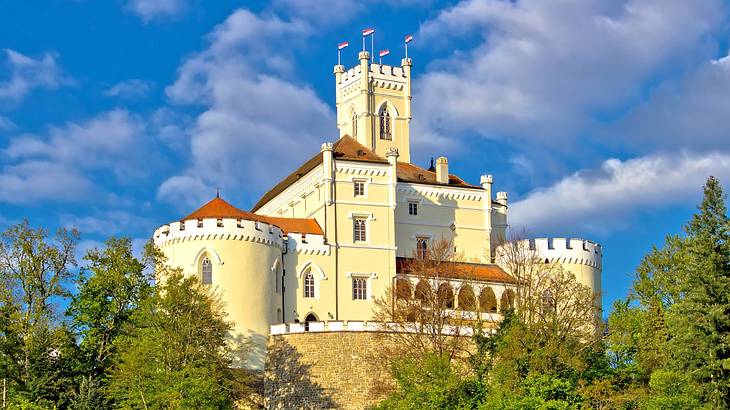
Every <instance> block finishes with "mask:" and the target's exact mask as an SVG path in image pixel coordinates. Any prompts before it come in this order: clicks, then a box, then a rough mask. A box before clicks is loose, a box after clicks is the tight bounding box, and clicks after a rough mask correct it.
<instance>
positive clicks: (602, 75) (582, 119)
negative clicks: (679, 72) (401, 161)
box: [414, 0, 724, 148]
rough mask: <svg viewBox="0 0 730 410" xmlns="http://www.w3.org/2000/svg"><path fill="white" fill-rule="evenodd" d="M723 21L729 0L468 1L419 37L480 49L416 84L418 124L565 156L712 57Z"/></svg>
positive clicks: (456, 56) (451, 59)
mask: <svg viewBox="0 0 730 410" xmlns="http://www.w3.org/2000/svg"><path fill="white" fill-rule="evenodd" d="M723 12H724V6H723V2H722V1H721V0H698V1H693V2H686V1H684V0H622V1H615V0H584V1H557V0H551V1H546V0H519V1H514V2H508V1H496V0H464V1H462V2H460V3H458V4H457V5H456V6H455V7H453V8H450V9H447V10H445V11H442V12H441V13H439V14H438V15H437V17H435V18H434V19H432V20H430V21H427V22H426V23H424V24H423V25H422V27H421V29H420V32H419V34H418V35H419V44H433V45H434V46H437V45H439V44H441V45H443V46H446V47H451V46H453V44H463V42H464V40H466V41H467V44H473V46H472V47H470V48H468V49H466V50H457V51H455V52H454V53H453V54H452V55H449V56H448V59H444V60H442V61H438V62H435V63H433V64H432V65H431V66H430V67H429V68H428V70H427V73H426V74H425V75H424V76H422V77H421V78H420V79H418V80H417V81H416V83H415V84H414V87H415V90H414V91H415V94H416V95H415V97H414V111H417V112H418V113H419V115H418V116H416V117H415V118H414V121H415V122H419V121H427V125H426V126H424V127H423V128H430V129H432V130H434V132H436V133H441V134H445V133H447V132H448V133H449V134H455V133H457V134H458V133H460V132H473V133H477V134H481V135H482V136H485V137H499V136H505V135H509V136H516V137H522V138H528V137H529V138H531V139H533V141H537V142H539V143H542V144H550V145H551V146H553V147H554V148H559V145H560V143H556V142H555V141H556V139H557V138H556V137H572V138H577V137H582V136H584V135H585V130H586V129H588V128H589V127H591V126H594V125H595V123H596V122H597V120H596V118H600V117H601V115H604V114H611V113H612V112H613V111H614V110H617V109H621V108H623V107H624V106H625V105H626V104H629V103H631V102H633V101H635V100H636V99H638V98H639V97H640V95H641V93H642V90H643V87H645V86H646V85H647V83H648V82H650V81H652V80H653V79H655V78H656V77H657V76H661V75H663V74H667V72H668V71H669V70H674V69H676V68H677V67H683V66H688V65H691V64H693V62H694V61H696V60H697V59H698V58H706V56H707V55H709V54H710V53H711V52H712V50H711V47H708V45H710V43H711V40H710V39H709V37H710V36H709V35H710V34H712V33H713V32H714V31H716V30H719V29H720V27H721V25H722V22H723V15H724V13H723ZM455 38H456V39H458V41H456V42H453V41H452V40H454V39H455ZM565 144H568V145H569V144H570V142H565Z"/></svg>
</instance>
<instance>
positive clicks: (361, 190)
mask: <svg viewBox="0 0 730 410" xmlns="http://www.w3.org/2000/svg"><path fill="white" fill-rule="evenodd" d="M352 185H353V190H354V195H355V196H363V195H365V181H358V180H354V181H352Z"/></svg>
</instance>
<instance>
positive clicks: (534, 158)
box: [0, 0, 730, 306]
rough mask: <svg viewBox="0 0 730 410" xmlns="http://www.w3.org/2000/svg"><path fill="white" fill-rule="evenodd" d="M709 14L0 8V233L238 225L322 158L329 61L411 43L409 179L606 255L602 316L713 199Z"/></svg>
mask: <svg viewBox="0 0 730 410" xmlns="http://www.w3.org/2000/svg"><path fill="white" fill-rule="evenodd" d="M729 23H730V5H728V3H727V2H725V1H723V0H693V1H691V2H690V1H686V0H514V1H503V0H463V1H446V2H439V1H435V0H434V1H427V0H425V1H424V0H421V1H418V0H390V1H371V2H368V3H367V5H363V4H362V2H356V1H354V0H322V1H320V0H275V1H273V2H270V3H264V2H261V1H255V2H240V1H229V0H218V1H214V2H212V1H207V2H204V1H202V0H115V1H105V2H99V1H91V0H53V1H36V0H28V1H23V2H4V3H3V4H2V5H0V228H4V227H6V226H8V225H10V224H13V223H17V222H19V221H21V220H22V219H23V218H28V219H29V220H30V221H31V223H32V224H34V225H39V226H41V225H42V226H47V227H49V228H55V227H57V226H74V227H78V228H79V229H80V230H81V231H82V233H83V240H82V248H88V247H90V246H95V245H96V244H98V243H100V241H103V239H104V238H105V237H107V236H109V235H127V236H130V237H132V238H134V239H135V241H136V243H138V244H139V243H143V242H144V240H145V239H146V238H148V237H149V235H150V234H151V232H152V230H153V229H154V228H155V227H156V226H158V225H161V224H163V223H166V222H168V221H170V220H175V219H177V218H179V217H181V216H183V215H185V214H187V213H189V212H190V211H192V210H193V209H194V208H196V207H197V206H199V205H200V204H202V203H203V202H204V201H206V200H208V199H210V198H211V197H212V196H213V195H214V194H215V189H216V187H217V186H220V187H221V189H222V192H223V196H224V197H225V198H226V199H228V200H230V201H231V202H233V203H234V204H236V205H238V206H240V207H242V208H248V207H250V206H251V205H252V204H253V203H254V202H255V201H256V200H257V199H258V197H259V196H260V195H261V194H262V193H263V192H264V191H266V189H267V188H268V187H270V186H272V184H273V183H275V182H276V181H277V180H278V179H279V178H281V177H283V176H284V175H286V174H287V173H288V172H290V171H291V170H292V169H293V168H294V167H295V166H296V165H297V164H299V163H300V162H301V161H302V160H304V159H305V158H308V157H309V156H311V155H312V154H313V153H314V152H316V151H317V149H318V147H319V144H320V143H321V142H324V141H333V140H334V139H335V138H336V135H337V133H336V129H335V123H334V83H333V76H332V66H333V64H335V62H336V44H337V43H338V42H340V41H350V44H351V47H350V48H348V49H346V50H345V52H344V53H343V62H344V63H345V64H346V65H354V64H355V63H356V54H357V51H358V48H359V44H360V35H359V33H360V30H361V29H363V28H366V27H374V28H375V29H376V34H375V35H376V37H375V40H376V48H378V49H379V48H390V49H391V51H392V53H391V55H390V56H388V57H386V60H385V62H386V63H391V64H397V63H398V62H399V61H400V58H401V57H402V52H403V51H402V38H403V36H404V35H405V34H411V33H412V34H414V37H415V41H414V43H412V47H411V49H410V50H409V52H410V56H411V57H412V58H413V60H414V74H413V75H414V119H413V123H412V132H411V144H412V146H413V150H414V153H415V154H414V158H413V160H414V162H416V163H421V164H422V165H423V164H427V163H428V160H429V158H430V157H432V156H438V155H442V154H445V155H447V156H448V157H449V159H450V161H449V162H450V164H451V167H452V171H453V172H455V173H457V174H459V175H460V176H461V177H463V178H464V179H466V180H468V181H470V182H473V183H477V182H478V181H479V176H480V175H481V174H484V173H491V174H493V175H494V177H495V185H496V189H497V190H504V191H508V192H509V195H510V201H511V204H512V206H511V209H510V220H511V223H512V225H513V226H514V227H516V228H518V229H522V228H523V227H526V228H528V229H529V231H530V232H531V233H532V235H534V236H570V237H582V238H587V239H591V240H594V241H597V242H599V243H601V244H602V245H603V246H604V251H605V256H604V276H603V278H604V292H605V293H604V303H605V305H606V306H608V305H609V304H610V302H611V301H613V300H615V299H617V298H621V297H623V296H624V295H625V294H626V292H627V289H628V287H629V285H630V277H631V273H632V271H633V269H634V268H635V267H636V265H637V263H638V262H639V260H640V258H641V256H642V254H644V253H645V252H647V251H648V250H649V249H650V248H651V246H653V245H655V244H660V243H661V241H662V239H663V237H664V236H665V235H666V234H670V233H676V232H678V231H680V230H681V227H682V225H683V224H684V223H685V222H686V221H687V220H688V218H689V217H690V215H691V214H692V212H693V211H694V209H695V206H696V203H697V202H698V201H699V200H700V197H701V186H702V183H703V181H704V180H705V178H706V177H707V176H708V175H715V176H717V177H719V178H720V179H721V181H722V182H724V183H725V185H726V187H728V186H730V183H729V182H728V181H730V134H729V133H728V130H729V129H730V98H728V96H729V95H730V57H729V56H728V51H729V50H730V24H729Z"/></svg>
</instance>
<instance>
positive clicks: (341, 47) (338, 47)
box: [337, 41, 350, 50]
mask: <svg viewBox="0 0 730 410" xmlns="http://www.w3.org/2000/svg"><path fill="white" fill-rule="evenodd" d="M349 45H350V43H348V42H347V41H345V42H343V43H340V44H338V45H337V49H338V50H342V49H343V48H345V47H347V46H349Z"/></svg>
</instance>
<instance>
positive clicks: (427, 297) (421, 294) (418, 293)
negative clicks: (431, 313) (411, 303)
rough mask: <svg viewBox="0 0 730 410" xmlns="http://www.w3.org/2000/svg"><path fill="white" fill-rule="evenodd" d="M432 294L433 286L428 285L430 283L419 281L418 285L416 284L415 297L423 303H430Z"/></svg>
mask: <svg viewBox="0 0 730 410" xmlns="http://www.w3.org/2000/svg"><path fill="white" fill-rule="evenodd" d="M432 292H433V290H432V289H431V284H430V283H428V281H426V280H423V279H421V280H420V281H418V284H416V290H415V292H414V293H413V297H414V298H415V299H418V300H420V301H421V302H422V303H430V301H431V298H432V296H431V293H432Z"/></svg>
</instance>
